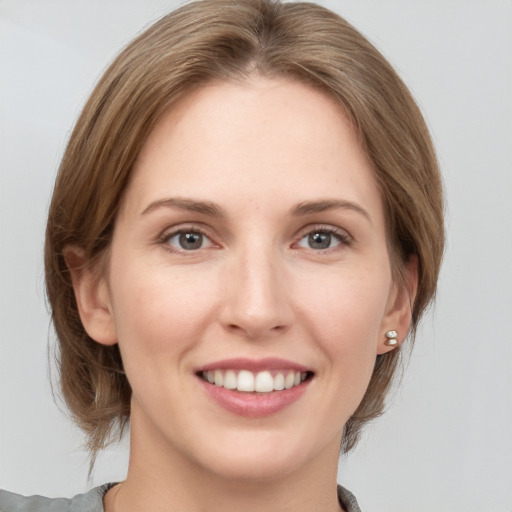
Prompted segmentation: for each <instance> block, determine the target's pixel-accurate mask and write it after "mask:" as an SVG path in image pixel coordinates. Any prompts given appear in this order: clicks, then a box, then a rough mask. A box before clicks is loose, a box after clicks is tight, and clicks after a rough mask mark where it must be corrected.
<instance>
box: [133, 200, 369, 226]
mask: <svg viewBox="0 0 512 512" xmlns="http://www.w3.org/2000/svg"><path fill="white" fill-rule="evenodd" d="M159 208H178V209H180V210H185V211H188V212H194V213H200V214H203V215H209V216H212V217H223V216H224V213H223V211H222V209H221V208H220V207H219V206H217V205H216V204H215V203H212V202H211V201H198V200H196V199H188V198H182V197H169V198H165V199H158V200H156V201H153V202H152V203H150V204H149V205H148V206H147V207H146V208H145V209H144V210H143V212H142V214H141V215H146V214H148V213H150V212H152V211H154V210H157V209H159ZM336 209H344V210H352V211H355V212H357V213H360V214H361V215H363V216H364V217H365V218H366V219H367V220H368V221H369V222H370V224H371V222H372V221H371V218H370V214H369V213H368V212H367V211H366V210H365V209H364V208H362V207H361V206H359V205H358V204H357V203H354V202H352V201H345V200H341V199H325V200H318V201H304V202H302V203H299V204H298V205H296V206H294V207H293V208H292V209H291V210H290V214H291V215H292V216H294V217H301V216H304V215H314V214H315V213H323V212H326V211H329V210H336Z"/></svg>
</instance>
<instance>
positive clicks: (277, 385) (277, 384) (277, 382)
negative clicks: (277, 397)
mask: <svg viewBox="0 0 512 512" xmlns="http://www.w3.org/2000/svg"><path fill="white" fill-rule="evenodd" d="M274 389H275V390H276V391H281V390H282V389H284V375H283V374H282V373H278V374H277V375H276V376H275V377H274Z"/></svg>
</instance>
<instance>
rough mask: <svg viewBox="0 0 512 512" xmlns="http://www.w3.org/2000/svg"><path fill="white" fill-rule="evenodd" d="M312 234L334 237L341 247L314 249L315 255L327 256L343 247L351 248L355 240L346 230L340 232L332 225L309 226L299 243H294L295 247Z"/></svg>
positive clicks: (302, 233)
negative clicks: (326, 254)
mask: <svg viewBox="0 0 512 512" xmlns="http://www.w3.org/2000/svg"><path fill="white" fill-rule="evenodd" d="M312 234H325V235H330V236H332V237H334V238H335V239H336V240H337V241H338V242H339V246H338V245H336V246H335V247H328V248H326V249H316V250H315V249H312V248H310V250H312V251H313V252H314V253H315V254H325V253H328V252H332V251H335V250H336V249H342V248H343V247H351V246H352V245H353V239H352V237H351V236H350V235H349V234H348V233H347V232H346V231H344V230H340V229H337V228H334V227H333V226H330V225H321V224H320V225H313V226H307V227H306V228H304V229H303V230H302V231H301V234H300V235H299V237H298V238H297V241H296V242H294V245H297V244H298V243H299V242H300V241H301V240H303V239H304V238H306V237H307V236H310V235H312Z"/></svg>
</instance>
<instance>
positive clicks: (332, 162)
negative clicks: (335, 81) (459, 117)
mask: <svg viewBox="0 0 512 512" xmlns="http://www.w3.org/2000/svg"><path fill="white" fill-rule="evenodd" d="M166 195H167V196H184V197H190V196H191V195H193V196H194V197H195V198H197V199H202V200H209V201H212V200H213V201H220V202H222V201H227V202H231V203H233V204H234V203H237V202H238V203H239V205H245V207H247V205H249V204H255V205H256V206H257V207H258V208H260V209H261V208H264V207H265V205H266V204H270V205H272V206H274V207H275V205H276V204H283V205H284V204H285V203H290V204H291V203H292V202H295V203H297V202H300V201H307V200H311V199H318V198H322V199H340V195H341V196H342V197H341V198H342V199H345V200H350V201H359V202H361V201H363V202H365V203H369V206H371V207H372V208H374V209H376V210H379V209H380V208H381V205H380V203H381V201H380V195H379V192H378V190H377V185H376V182H375V179H374V176H373V170H372V168H371V165H370V163H369V162H368V160H367V158H366V156H365V154H364V151H363V150H362V147H361V145H360V143H359V141H358V138H357V135H356V133H355V130H354V129H353V127H352V126H351V124H350V122H349V121H348V119H347V117H346V116H345V114H344V112H343V109H342V108H341V106H340V105H339V104H337V103H336V101H335V100H334V99H333V98H331V97H330V96H328V95H327V94H325V93H322V92H320V91H318V90H316V89H313V88H312V87H309V86H307V85H305V84H302V83H300V82H297V81H292V80H288V79H265V78H257V77H255V78H252V79H251V80H249V81H247V82H244V83H238V82H237V83H233V82H214V83H210V84H207V85H206V86H203V87H201V88H199V89H197V90H195V91H193V92H192V93H191V94H189V95H188V96H186V97H185V98H184V99H182V100H181V101H180V102H179V103H178V104H176V105H175V106H173V107H172V108H171V109H170V110H169V111H168V112H167V113H166V114H165V115H164V116H163V118H162V119H161V120H160V122H159V123H158V124H157V126H156V127H155V129H154V130H153V131H152V133H151V134H150V136H149V138H148V140H147V141H146V143H145V145H144V146H143V148H142V150H141V152H140V154H139V157H138V159H137V162H136V164H135V167H134V170H133V175H132V180H131V183H130V186H129V188H128V191H127V194H126V196H127V197H126V198H125V199H129V201H130V205H131V206H133V207H134V208H136V209H138V210H139V211H140V210H141V209H142V208H144V205H145V204H147V203H148V202H150V201H154V200H155V199H158V197H157V196H161V197H162V198H163V197H165V196H166ZM315 196H316V197H315ZM125 202H126V201H125ZM376 213H379V212H376Z"/></svg>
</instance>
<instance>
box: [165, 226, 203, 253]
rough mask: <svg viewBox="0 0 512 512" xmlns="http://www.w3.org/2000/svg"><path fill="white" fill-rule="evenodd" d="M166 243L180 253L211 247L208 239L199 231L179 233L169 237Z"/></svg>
mask: <svg viewBox="0 0 512 512" xmlns="http://www.w3.org/2000/svg"><path fill="white" fill-rule="evenodd" d="M166 242H167V243H168V244H169V245H171V246H173V247H175V248H177V249H179V250H182V251H195V250H197V249H204V248H205V247H209V246H211V245H212V242H211V241H210V239H209V238H208V237H207V236H205V235H203V234H202V233H200V232H199V231H179V232H178V233H175V234H174V235H171V236H169V237H168V238H167V240H166Z"/></svg>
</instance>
